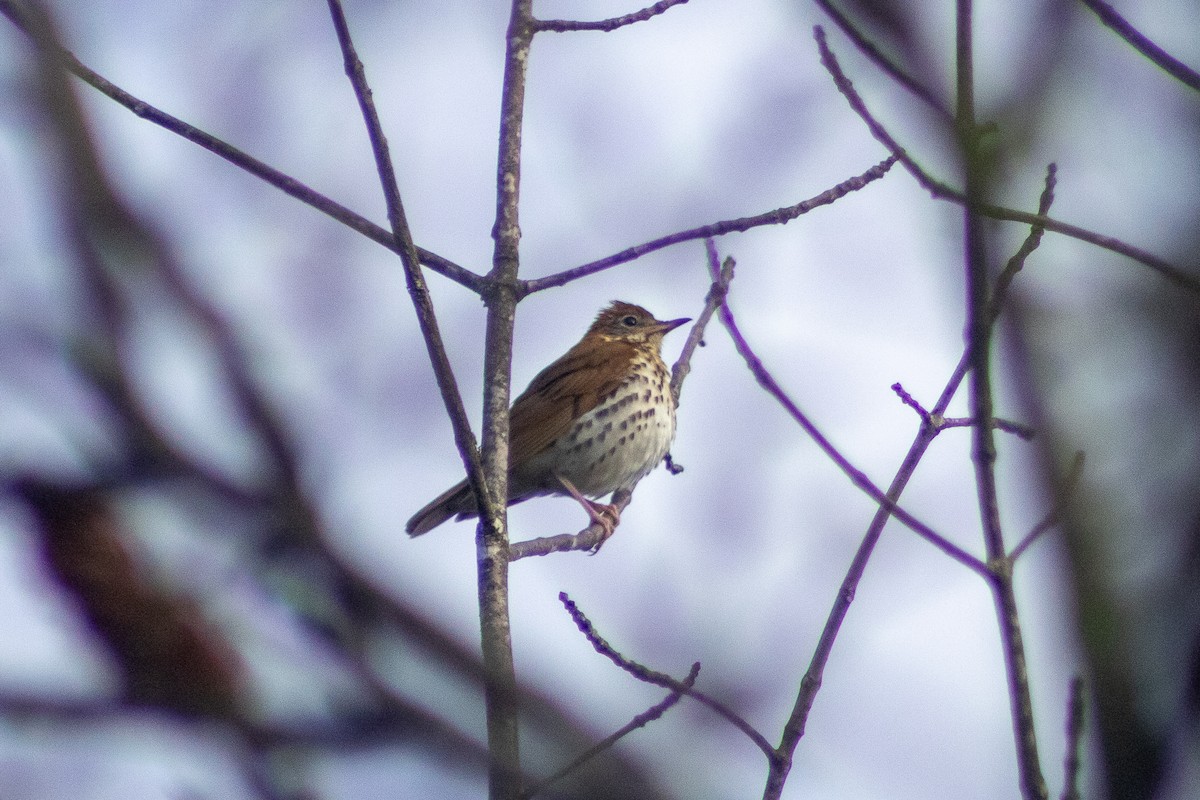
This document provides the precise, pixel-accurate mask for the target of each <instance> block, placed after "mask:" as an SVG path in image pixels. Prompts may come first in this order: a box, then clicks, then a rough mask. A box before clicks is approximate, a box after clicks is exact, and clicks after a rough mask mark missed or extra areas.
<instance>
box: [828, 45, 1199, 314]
mask: <svg viewBox="0 0 1200 800" xmlns="http://www.w3.org/2000/svg"><path fill="white" fill-rule="evenodd" d="M814 31H815V35H816V39H817V45H818V47H819V48H820V51H821V63H822V64H824V65H825V68H826V69H827V70H828V71H829V74H830V75H831V76H832V77H833V81H834V83H835V84H836V85H837V87H838V91H840V92H841V93H842V95H843V96H844V97H845V98H846V101H847V102H848V103H849V104H850V107H851V108H852V109H854V111H855V112H856V113H857V114H858V115H859V116H860V117H861V118H862V120H863V122H865V123H866V125H867V128H868V129H869V130H870V131H871V135H872V136H874V137H875V139H876V140H878V141H879V142H880V144H882V145H883V146H884V147H886V148H887V149H888V150H889V151H890V152H891V153H892V155H894V156H895V157H896V159H897V160H898V161H899V162H900V163H901V164H902V165H903V166H904V168H905V169H907V170H908V172H909V174H910V175H912V176H913V178H915V179H916V181H917V183H919V184H920V185H921V186H922V188H924V189H925V190H926V191H928V192H929V193H930V195H931V196H932V197H933V198H935V199H937V200H947V201H950V202H953V203H958V204H960V205H965V204H966V203H967V197H966V195H965V194H964V193H963V192H961V191H959V190H958V189H955V188H953V187H951V186H950V185H949V184H946V183H943V182H941V181H938V180H937V179H935V178H933V177H932V176H930V175H929V173H927V172H926V171H925V170H924V168H922V167H921V166H920V165H919V164H917V162H916V161H914V160H913V158H912V156H910V155H909V154H908V151H906V150H905V149H904V148H903V147H901V146H900V144H899V143H898V142H897V141H896V140H895V139H894V138H892V135H891V134H890V133H888V132H887V130H886V129H885V128H884V127H883V126H882V125H881V124H880V123H879V121H878V120H876V119H875V117H874V115H872V114H871V112H870V111H869V110H868V109H867V107H866V104H865V103H864V102H863V100H862V98H861V97H860V96H859V94H858V92H857V91H856V90H855V89H854V84H852V83H851V82H850V80H849V79H848V78H847V77H846V75H845V73H844V72H842V68H841V66H840V65H839V64H838V62H837V58H836V57H835V56H834V55H833V52H832V51H831V50H830V49H829V46H828V45H827V44H826V42H825V31H824V30H822V28H821V26H819V25H818V26H817V27H816V28H815V29H814ZM975 211H976V212H977V213H979V214H982V215H983V216H985V217H990V218H992V219H999V220H1005V221H1007V222H1023V223H1025V224H1027V225H1037V226H1040V227H1042V228H1045V229H1046V230H1049V231H1054V232H1055V233H1060V234H1062V235H1064V236H1070V237H1071V238H1074V239H1079V240H1080V241H1084V242H1088V243H1089V244H1093V245H1096V246H1097V247H1101V248H1104V249H1105V250H1111V251H1112V252H1114V253H1120V254H1121V255H1123V256H1125V257H1127V258H1131V259H1133V260H1134V261H1137V262H1139V263H1141V264H1143V265H1145V266H1147V267H1149V268H1150V269H1152V270H1154V271H1155V272H1157V273H1159V274H1160V275H1162V276H1163V277H1164V278H1166V279H1167V280H1169V281H1171V282H1173V283H1175V284H1176V285H1178V286H1180V287H1182V288H1184V289H1187V290H1188V291H1190V292H1193V293H1195V294H1200V280H1198V279H1197V278H1196V277H1195V276H1193V275H1190V274H1188V273H1187V272H1185V271H1184V270H1182V269H1180V268H1179V267H1177V266H1175V265H1173V264H1171V263H1170V262H1168V261H1166V260H1164V259H1161V258H1159V257H1158V256H1155V255H1152V254H1150V253H1148V252H1146V251H1145V250H1141V249H1139V248H1137V247H1134V246H1133V245H1130V244H1126V243H1125V242H1123V241H1121V240H1120V239H1117V238H1115V237H1113V236H1105V235H1103V234H1099V233H1094V232H1093V231H1089V230H1087V229H1085V228H1081V227H1079V226H1078V225H1071V224H1070V223H1066V222H1059V221H1058V220H1056V219H1052V218H1051V217H1048V216H1045V215H1044V214H1030V213H1028V212H1025V211H1018V210H1016V209H1011V208H1006V207H1004V206H997V205H992V204H990V203H984V202H982V201H981V202H979V203H978V204H977V205H976V206H975Z"/></svg>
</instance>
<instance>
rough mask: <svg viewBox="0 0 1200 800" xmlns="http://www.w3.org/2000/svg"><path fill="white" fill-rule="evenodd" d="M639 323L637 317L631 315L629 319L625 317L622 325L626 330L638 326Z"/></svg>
mask: <svg viewBox="0 0 1200 800" xmlns="http://www.w3.org/2000/svg"><path fill="white" fill-rule="evenodd" d="M637 323H638V320H637V317H635V316H634V315H633V314H630V315H629V316H628V317H624V318H622V320H621V324H622V325H624V326H625V327H626V328H632V327H633V326H634V325H637Z"/></svg>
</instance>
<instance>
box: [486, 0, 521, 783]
mask: <svg viewBox="0 0 1200 800" xmlns="http://www.w3.org/2000/svg"><path fill="white" fill-rule="evenodd" d="M533 34H534V18H533V2H532V0H513V4H512V12H511V16H510V19H509V26H508V32H507V35H506V40H507V47H506V48H505V56H504V88H503V96H502V98H501V111H500V152H499V156H498V158H497V165H496V222H495V225H494V227H493V228H492V238H493V239H494V240H495V249H494V251H493V255H492V270H491V272H489V273H488V276H487V288H486V289H485V291H484V296H483V301H484V303H486V304H487V307H488V314H487V340H486V344H485V352H484V362H483V370H484V376H483V377H484V384H483V385H484V395H483V413H484V419H483V469H484V475H485V479H486V481H487V487H488V495H487V499H486V501H485V502H484V503H482V504H481V507H480V515H479V519H480V524H479V528H478V533H477V534H476V552H477V559H478V571H479V623H480V637H481V640H482V647H483V665H484V672H485V681H486V682H485V693H486V708H487V729H488V749H489V750H490V752H491V757H492V760H491V765H490V768H489V773H488V783H489V788H490V797H491V800H515V798H517V797H518V796H519V794H520V791H521V779H520V773H521V760H520V750H519V746H518V738H517V702H516V673H515V670H514V667H513V655H512V633H511V629H510V625H509V611H508V564H509V559H508V520H507V503H506V502H505V499H506V498H507V496H508V406H509V395H510V389H511V386H510V384H511V380H512V339H513V323H514V320H515V316H516V305H517V300H518V299H519V297H518V288H517V287H518V284H517V271H518V268H519V264H520V259H519V256H520V249H519V246H520V240H521V229H520V226H519V224H518V200H519V198H520V185H521V127H522V121H523V114H524V105H525V75H526V68H527V65H528V63H529V49H530V44H531V43H532V40H533Z"/></svg>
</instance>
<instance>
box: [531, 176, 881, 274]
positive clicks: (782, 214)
mask: <svg viewBox="0 0 1200 800" xmlns="http://www.w3.org/2000/svg"><path fill="white" fill-rule="evenodd" d="M894 163H896V159H895V158H893V157H889V158H886V159H884V160H883V161H881V162H879V163H878V164H876V165H875V166H873V167H871V168H870V169H868V170H867V171H866V172H864V173H863V174H861V175H856V176H855V177H853V178H849V179H848V180H844V181H842V182H841V183H839V184H838V185H837V186H834V187H833V188H831V189H827V190H825V191H824V192H821V193H820V194H819V195H817V196H816V197H811V198H809V199H808V200H802V201H800V202H799V203H796V204H795V205H793V206H787V207H785V208H777V209H775V210H774V211H767V212H766V213H763V214H757V215H755V216H753V217H742V218H740V219H729V220H723V221H721V222H714V223H712V224H710V225H701V226H700V227H698V228H691V229H689V230H686V231H679V232H678V233H672V234H670V235H668V236H662V237H659V238H658V239H653V240H651V241H649V242H645V243H643V244H639V245H634V246H633V247H629V248H626V249H625V250H622V251H621V252H619V253H614V254H612V255H611V256H607V257H605V258H601V259H599V260H598V261H591V262H589V263H587V264H582V265H580V266H578V267H573V268H571V269H568V270H564V271H562V272H556V273H554V274H553V275H547V276H546V277H544V278H534V279H532V280H528V281H525V282H524V283H523V284H522V286H523V288H522V293H523V294H532V293H533V292H540V291H541V290H543V289H549V288H551V287H554V286H562V285H564V284H566V283H570V282H571V281H573V280H576V279H578V278H582V277H584V276H587V275H592V274H594V273H597V272H601V271H603V270H606V269H612V268H613V267H616V266H620V265H621V264H625V263H628V262H630V261H633V260H635V259H637V258H641V257H642V256H644V255H646V254H647V253H653V252H654V251H656V250H662V249H663V248H664V247H670V246H671V245H676V244H681V243H683V242H690V241H693V240H696V239H711V238H713V237H716V236H724V235H725V234H728V233H741V232H743V231H748V230H750V229H751V228H757V227H761V226H763V225H785V224H787V223H788V222H790V221H792V220H794V219H795V218H796V217H799V216H800V215H802V214H807V213H808V212H809V211H812V210H813V209H814V208H819V207H820V206H826V205H829V204H830V203H832V202H834V201H835V200H838V199H840V198H842V197H844V196H845V195H847V194H849V193H850V192H855V191H858V190H859V189H862V188H863V187H864V186H866V185H867V184H869V183H871V182H872V181H876V180H879V179H880V178H882V177H883V176H884V175H886V174H887V171H888V170H889V169H891V167H892V164H894Z"/></svg>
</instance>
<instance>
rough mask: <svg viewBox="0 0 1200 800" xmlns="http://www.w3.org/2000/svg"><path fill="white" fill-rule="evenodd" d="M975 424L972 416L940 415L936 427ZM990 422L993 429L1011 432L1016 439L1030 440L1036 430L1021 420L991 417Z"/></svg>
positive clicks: (1035, 434)
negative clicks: (1014, 420) (940, 417)
mask: <svg viewBox="0 0 1200 800" xmlns="http://www.w3.org/2000/svg"><path fill="white" fill-rule="evenodd" d="M975 424H976V420H975V418H974V417H942V419H941V421H940V422H939V423H938V425H937V427H938V429H939V430H945V429H946V428H972V427H974V426H975ZM991 424H992V428H993V429H995V430H998V431H1004V432H1005V433H1011V434H1012V435H1013V436H1016V437H1017V438H1018V439H1024V440H1025V441H1027V442H1028V441H1032V440H1033V439H1034V438H1035V437H1036V436H1037V431H1035V430H1034V429H1033V428H1031V427H1029V426H1028V425H1025V424H1024V423H1021V422H1013V421H1012V420H1009V419H1002V418H1001V417H993V418H992V422H991Z"/></svg>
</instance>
